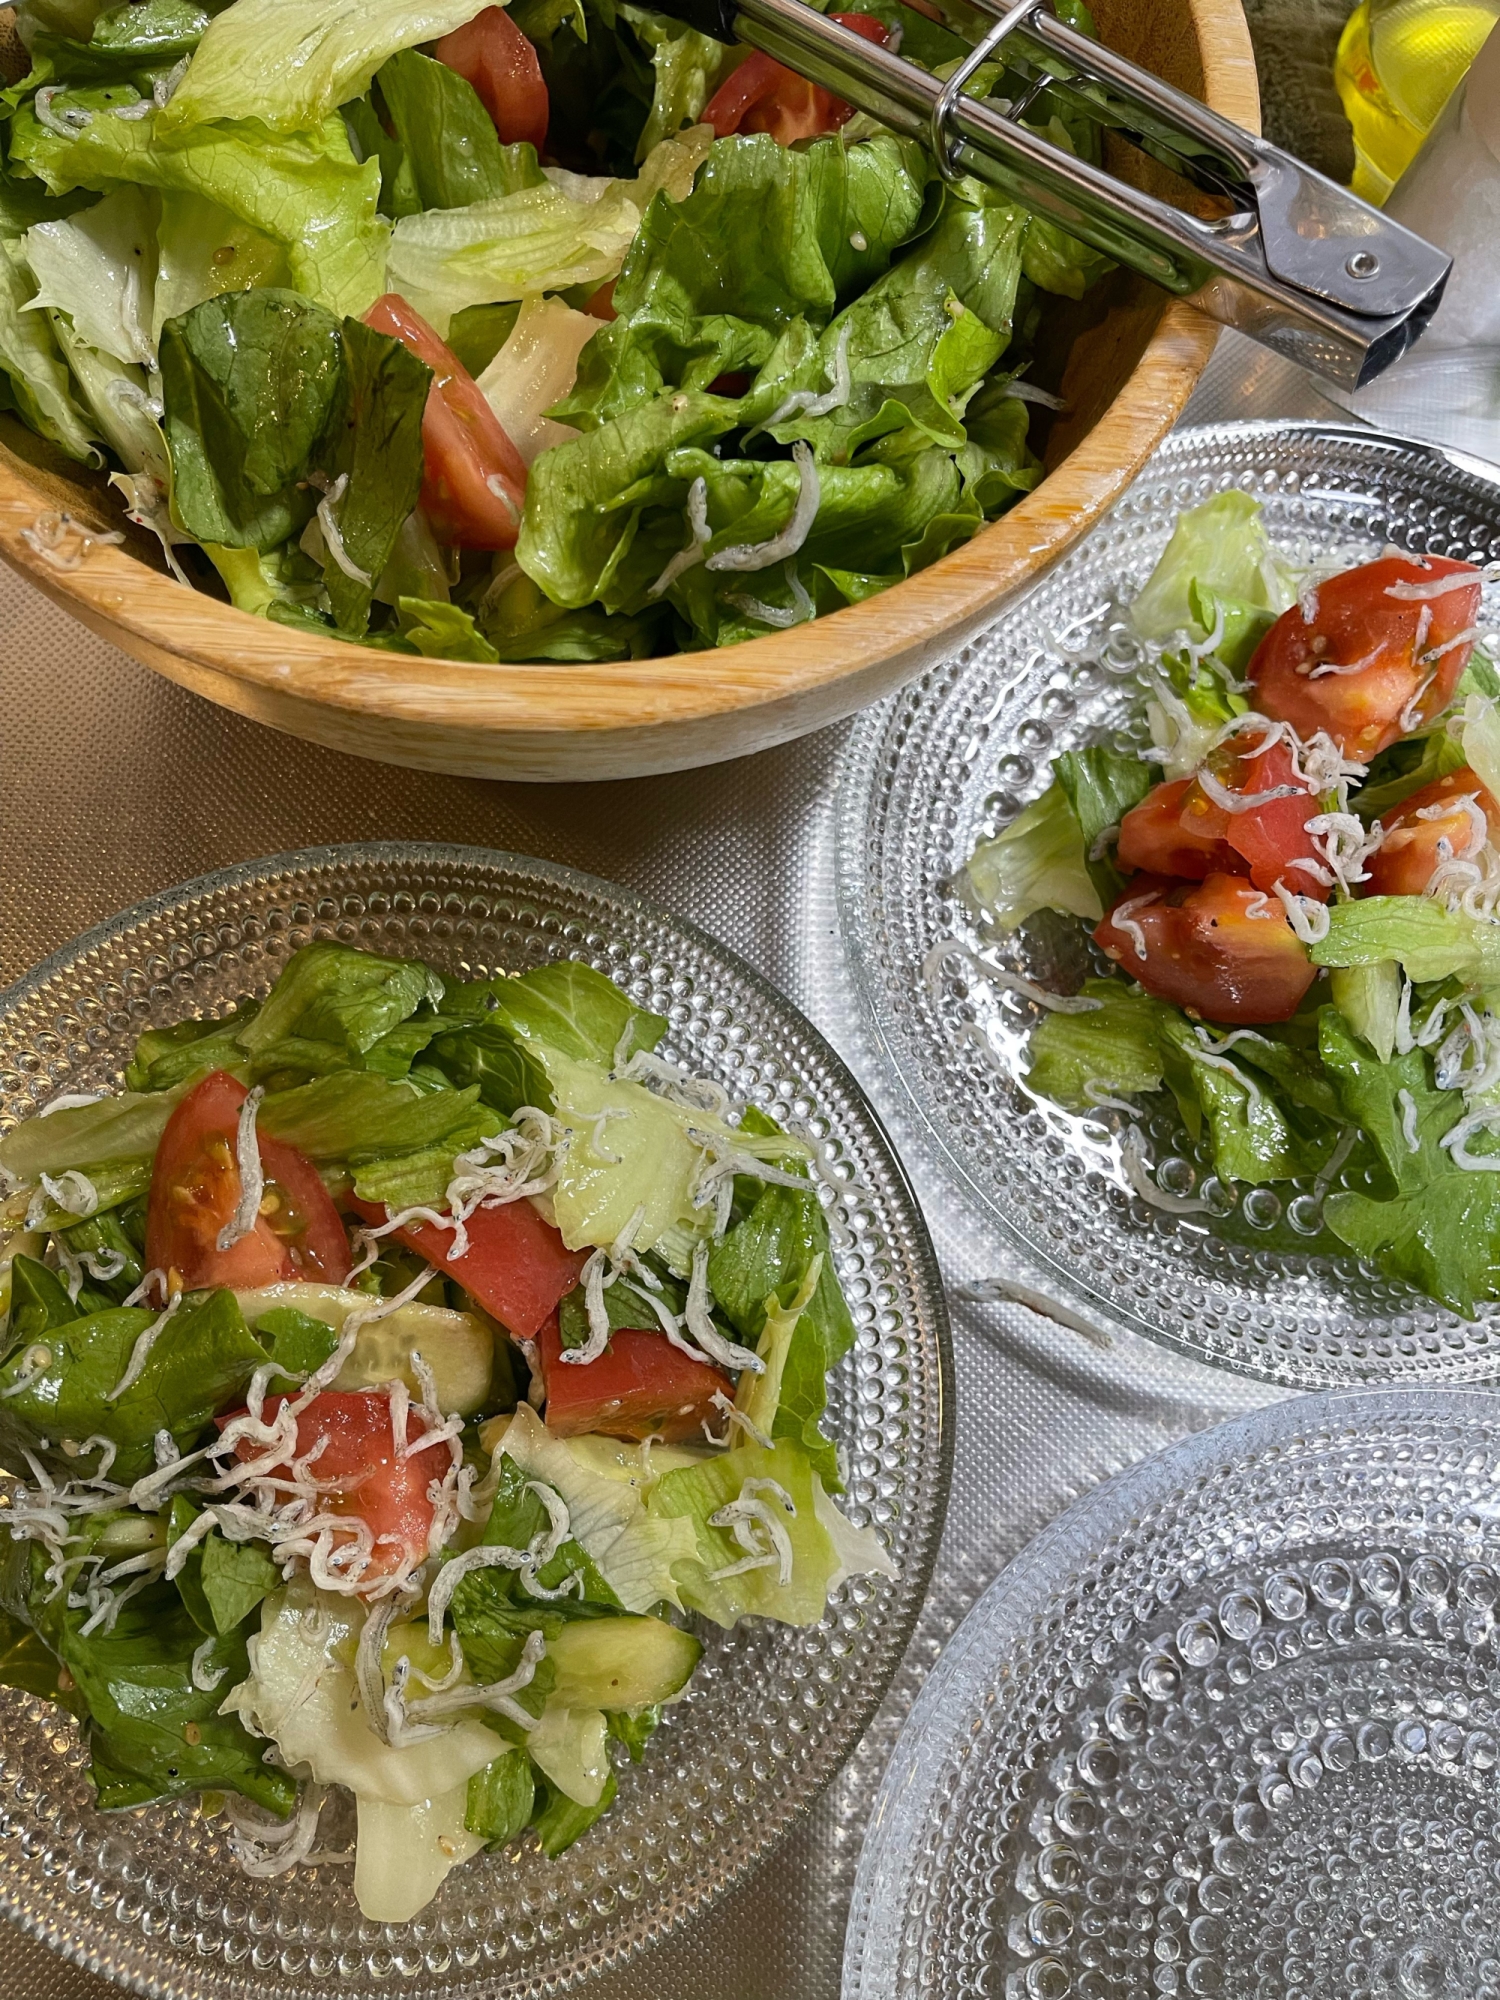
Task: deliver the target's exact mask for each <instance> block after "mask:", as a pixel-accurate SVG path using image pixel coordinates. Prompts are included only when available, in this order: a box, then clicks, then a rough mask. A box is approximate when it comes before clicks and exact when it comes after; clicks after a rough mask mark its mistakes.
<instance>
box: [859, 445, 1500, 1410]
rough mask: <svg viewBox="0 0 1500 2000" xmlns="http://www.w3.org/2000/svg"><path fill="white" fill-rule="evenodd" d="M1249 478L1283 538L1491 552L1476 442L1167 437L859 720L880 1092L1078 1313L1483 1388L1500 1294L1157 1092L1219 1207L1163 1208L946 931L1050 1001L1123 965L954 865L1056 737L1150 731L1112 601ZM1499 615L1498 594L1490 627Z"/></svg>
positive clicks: (1183, 1181)
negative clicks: (1449, 1273)
mask: <svg viewBox="0 0 1500 2000" xmlns="http://www.w3.org/2000/svg"><path fill="white" fill-rule="evenodd" d="M1231 486H1237V487H1242V488H1244V489H1245V490H1246V491H1247V492H1250V493H1253V494H1254V495H1255V496H1256V497H1257V498H1258V499H1260V500H1261V501H1262V503H1263V505H1264V507H1265V513H1266V522H1267V528H1268V531H1269V533H1270V535H1271V538H1272V541H1273V543H1275V544H1276V545H1277V546H1278V547H1281V548H1285V549H1288V550H1291V551H1295V550H1296V549H1298V548H1299V547H1305V548H1307V549H1308V550H1310V551H1316V552H1319V553H1328V554H1336V555H1337V556H1338V557H1339V559H1340V560H1342V561H1346V562H1349V563H1355V562H1362V561H1367V560H1369V559H1370V558H1371V557H1372V556H1373V555H1375V554H1378V553H1379V551H1380V549H1381V547H1382V546H1383V545H1384V544H1386V543H1387V542H1394V543H1397V544H1399V545H1401V546H1403V547H1408V548H1413V549H1428V550H1437V551H1440V552H1441V553H1443V554H1445V555H1452V556H1463V557H1467V558H1470V559H1472V560H1473V561H1475V562H1479V563H1484V562H1488V561H1491V560H1492V559H1493V558H1494V557H1495V556H1497V555H1500V480H1497V478H1496V475H1495V472H1494V470H1493V468H1487V467H1485V466H1484V465H1482V464H1481V463H1480V462H1478V461H1476V460H1469V459H1462V458H1458V457H1455V456H1454V455H1453V454H1451V453H1447V452H1444V451H1442V450H1440V449H1438V448H1436V447H1434V446H1432V445H1426V444H1421V443H1416V442H1413V441H1411V440H1409V439H1404V438H1398V437H1391V436H1387V435H1385V434H1382V433H1380V432H1376V431H1367V430H1357V429H1347V430H1346V429H1341V428H1335V427H1330V426H1325V425H1317V424H1295V425H1285V424H1272V423H1242V424H1224V425H1218V426H1214V427H1212V428H1208V429H1203V430H1189V431H1182V432H1179V433H1178V434H1177V435H1176V436H1174V437H1173V438H1171V439H1170V440H1169V441H1168V442H1167V444H1166V445H1164V446H1163V447H1162V449H1161V450H1160V451H1159V452H1158V453H1157V455H1156V457H1155V458H1154V459H1153V460H1152V462H1151V465H1150V466H1149V467H1148V469H1147V471H1146V473H1145V475H1144V476H1143V477H1142V478H1141V479H1140V480H1139V481H1138V482H1137V484H1136V485H1135V486H1133V487H1132V488H1131V490H1130V492H1129V493H1128V494H1127V495H1126V497H1125V498H1124V499H1123V500H1122V501H1121V502H1120V503H1119V505H1118V506H1117V507H1116V508H1115V510H1114V512H1113V513H1112V514H1111V515H1110V516H1109V518H1108V519H1107V520H1106V521H1105V522H1104V523H1103V525H1102V526H1101V527H1099V528H1098V529H1096V530H1095V531H1094V533H1093V534H1092V535H1091V536H1089V538H1088V539H1087V540H1086V541H1085V542H1084V543H1082V545H1081V546H1080V547H1079V548H1078V549H1076V550H1075V551H1074V553H1073V554H1072V555H1070V556H1069V557H1068V558H1067V560H1066V561H1064V562H1063V563H1061V564H1059V566H1058V568H1057V569H1056V570H1055V571H1054V572H1053V573H1052V575H1051V576H1050V577H1049V578H1048V579H1047V581H1046V582H1044V583H1043V584H1041V585H1040V586H1039V587H1038V588H1037V589H1036V590H1035V591H1033V592H1032V594H1031V595H1030V596H1029V597H1028V598H1027V599H1026V600H1025V602H1024V603H1023V604H1022V606H1021V607H1020V608H1019V609H1018V610H1017V611H1016V612H1015V613H1014V614H1013V615H1012V616H1011V617H1010V618H1008V619H1006V620H1004V621H1003V622H1002V623H1001V624H1000V625H998V626H996V627H995V628H994V629H993V630H992V631H991V632H989V633H987V634H985V635H984V637H983V638H981V639H978V640H976V641H975V642H974V644H973V645H972V646H970V647H969V648H968V649H967V650H966V651H965V652H963V653H962V654H960V655H959V656H958V657H957V658H956V659H954V660H952V661H950V662H948V663H947V664H946V665H944V666H942V667H939V668H936V669H934V671H933V672H932V673H930V674H928V675H927V676H926V678H925V679H923V680H921V681H918V682H916V683H914V685H913V686H912V687H910V688H908V689H907V690H906V691H905V693H903V694H901V695H899V696H897V697H896V698H895V699H894V700H893V701H891V702H889V703H887V704H885V705H884V706H882V707H881V708H879V709H875V710H872V711H871V712H870V713H868V714H867V715H865V716H863V717H862V718H861V719H860V721H859V723H858V724H857V725H856V727H855V730H854V731H853V734H852V736H851V738H850V742H849V746H848V751H847V761H846V763H845V766H844V769H843V774H842V779H841V795H840V828H839V906H840V919H841V923H842V926H843V930H844V934H845V938H846V940H847V943H848V946H849V952H850V957H851V960H852V962H853V966H854V976H855V983H856V985H857V986H858V988H859V991H860V994H861V998H862V1004H863V1006H864V1008H865V1010H866V1013H867V1015H868V1017H869V1023H870V1026H871V1028H872V1030H873V1034H872V1040H873V1043H874V1045H875V1050H876V1057H875V1061H876V1070H877V1074H876V1076H875V1078H874V1079H873V1084H874V1088H875V1089H876V1092H877V1097H881V1096H885V1095H886V1094H888V1096H889V1101H890V1102H891V1104H892V1108H893V1110H905V1111H911V1110H915V1112H916V1114H917V1119H916V1121H915V1122H916V1124H917V1126H918V1128H919V1129H920V1130H924V1132H925V1136H926V1137H928V1138H930V1139H931V1140H932V1141H934V1142H935V1151H936V1155H937V1161H938V1165H939V1167H940V1168H941V1169H946V1171H947V1173H948V1174H949V1175H950V1176H955V1177H956V1178H957V1179H958V1180H959V1182H960V1183H961V1184H962V1185H963V1187H964V1188H965V1189H966V1190H967V1191H968V1193H969V1194H970V1195H972V1196H973V1197H974V1198H975V1199H976V1200H977V1201H978V1203H979V1204H980V1205H981V1207H982V1208H983V1210H984V1211H985V1213H986V1216H987V1217H988V1219H989V1220H990V1221H991V1222H992V1223H994V1224H996V1225H998V1227H999V1228H1000V1229H1001V1230H1002V1231H1003V1232H1004V1234H1005V1235H1006V1236H1008V1237H1009V1238H1010V1240H1011V1241H1012V1242H1014V1243H1016V1244H1018V1245H1019V1246H1020V1247H1021V1248H1022V1249H1023V1251H1024V1252H1026V1253H1028V1254H1029V1257H1030V1259H1031V1261H1032V1262H1033V1263H1034V1264H1035V1265H1036V1266H1037V1267H1039V1270H1040V1271H1041V1272H1042V1273H1044V1274H1045V1277H1046V1286H1047V1289H1048V1291H1049V1292H1050V1293H1051V1294H1052V1295H1053V1296H1054V1297H1055V1298H1056V1300H1057V1301H1059V1302H1060V1304H1061V1307H1062V1311H1063V1314H1064V1316H1071V1318H1072V1319H1073V1320H1074V1321H1075V1322H1076V1321H1081V1322H1082V1323H1083V1324H1084V1325H1085V1326H1087V1327H1091V1328H1095V1329H1100V1330H1106V1329H1108V1328H1109V1327H1110V1326H1126V1327H1129V1328H1131V1329H1133V1330H1134V1331H1136V1332H1138V1333H1143V1334H1146V1335H1148V1336H1149V1337H1151V1338H1153V1339H1156V1340H1159V1341H1162V1342H1165V1343H1166V1344H1167V1345H1169V1346H1172V1347H1175V1348H1178V1349H1181V1350H1183V1351H1185V1352H1187V1353H1189V1354H1192V1355H1194V1356H1196V1357H1197V1358H1198V1359H1200V1360H1202V1361H1207V1362H1210V1363H1212V1364H1214V1365H1216V1366H1219V1367H1227V1368H1233V1369H1237V1370H1240V1371H1242V1372H1244V1373H1246V1374H1249V1375H1256V1376H1260V1377H1263V1378H1264V1379H1266V1380H1268V1381H1272V1382H1277V1383H1281V1384H1283V1385H1284V1386H1286V1387H1288V1388H1304V1389H1311V1388H1321V1387H1336V1386H1339V1385H1352V1384H1356V1383H1363V1382H1370V1383H1378V1382H1403V1381H1404V1382H1412V1383H1418V1382H1420V1383H1430V1384H1441V1383H1459V1382H1473V1381H1483V1380H1488V1379H1493V1378H1494V1377H1495V1375H1496V1374H1497V1373H1500V1306H1496V1305H1491V1306H1488V1307H1486V1308H1484V1309H1482V1311H1481V1314H1480V1316H1479V1318H1478V1319H1476V1320H1474V1321H1472V1322H1471V1321H1466V1320H1462V1319H1459V1318H1457V1317H1456V1316H1455V1315H1454V1314H1452V1313H1451V1312H1448V1311H1447V1310H1445V1309H1444V1308H1443V1307H1441V1306H1438V1305H1435V1304H1434V1303H1433V1302H1432V1301H1431V1300H1430V1299H1428V1298H1426V1297H1424V1296H1422V1295H1421V1294H1419V1293H1417V1292H1415V1291H1413V1290H1411V1289H1410V1288H1408V1287H1406V1286H1403V1285H1399V1284H1393V1283H1391V1282H1390V1281H1388V1280H1386V1279H1384V1278H1382V1277H1381V1276H1380V1275H1379V1274H1378V1273H1377V1272H1375V1271H1374V1270H1373V1269H1372V1268H1371V1267H1370V1266H1368V1265H1365V1264H1361V1263H1360V1262H1358V1261H1357V1260H1356V1259H1355V1258H1353V1257H1352V1256H1351V1255H1350V1253H1349V1252H1348V1250H1347V1249H1345V1247H1344V1246H1343V1245H1342V1244H1340V1243H1339V1242H1338V1241H1337V1240H1336V1239H1335V1238H1334V1237H1333V1236H1332V1235H1331V1234H1329V1233H1328V1232H1327V1231H1326V1230H1324V1229H1323V1228H1322V1225H1321V1220H1320V1207H1321V1196H1322V1194H1323V1193H1324V1192H1325V1191H1326V1190H1325V1188H1323V1187H1321V1186H1319V1185H1318V1184H1316V1183H1314V1182H1312V1181H1310V1180H1309V1181H1307V1182H1290V1183H1280V1184H1278V1185H1276V1186H1274V1187H1262V1188H1256V1189H1252V1190H1245V1189H1236V1188H1234V1187H1232V1186H1231V1187H1225V1186H1223V1185H1222V1184H1221V1183H1219V1182H1217V1181H1216V1180H1214V1179H1213V1168H1212V1162H1211V1160H1210V1159H1209V1157H1208V1153H1207V1150H1206V1148H1199V1147H1195V1146H1194V1145H1193V1144H1192V1143H1191V1142H1190V1141H1189V1139H1188V1137H1187V1134H1186V1133H1185V1132H1184V1130H1183V1128H1182V1125H1181V1123H1180V1121H1179V1120H1178V1118H1177V1115H1176V1112H1175V1109H1169V1108H1168V1100H1167V1098H1166V1096H1165V1094H1161V1093H1159V1094H1157V1095H1156V1096H1153V1097H1148V1098H1145V1099H1142V1100H1140V1102H1141V1103H1142V1105H1143V1106H1146V1107H1150V1110H1149V1115H1146V1116H1143V1117H1141V1118H1140V1119H1139V1120H1138V1123H1139V1126H1140V1129H1141V1131H1142V1133H1143V1135H1144V1138H1145V1140H1146V1157H1147V1158H1148V1159H1149V1160H1150V1161H1151V1162H1152V1163H1153V1164H1154V1165H1155V1167H1156V1169H1157V1174H1158V1178H1160V1179H1161V1182H1162V1185H1163V1186H1165V1187H1167V1188H1169V1189H1171V1190H1173V1191H1174V1192H1177V1193H1186V1192H1188V1191H1189V1190H1190V1189H1193V1188H1196V1189H1197V1191H1198V1192H1199V1193H1200V1194H1202V1195H1204V1196H1205V1197H1206V1198H1209V1199H1210V1200H1212V1202H1213V1203H1214V1210H1215V1212H1214V1213H1212V1214H1211V1215H1209V1216H1202V1215H1189V1216H1176V1215H1167V1214H1164V1213H1162V1212H1161V1211H1160V1210H1159V1209H1157V1208H1154V1207H1149V1206H1148V1205H1147V1204H1146V1203H1145V1202H1144V1201H1143V1200H1142V1199H1141V1197H1140V1196H1139V1195H1138V1194H1136V1193H1134V1191H1133V1190H1132V1188H1131V1186H1130V1183H1129V1181H1128V1180H1127V1178H1126V1175H1125V1172H1124V1169H1123V1167H1122V1164H1121V1134H1122V1132H1123V1130H1124V1128H1125V1126H1126V1125H1127V1124H1128V1123H1129V1120H1128V1119H1127V1118H1126V1116H1125V1114H1124V1113H1123V1112H1120V1111H1117V1110H1116V1111H1111V1110H1101V1111H1099V1112H1097V1113H1095V1114H1093V1115H1091V1116H1088V1117H1078V1116H1075V1115H1073V1114H1071V1113H1068V1112H1065V1111H1062V1110H1059V1109H1058V1108H1057V1107H1056V1106H1055V1105H1052V1104H1050V1103H1048V1102H1046V1101H1045V1100H1041V1099H1038V1098H1036V1097H1035V1096H1033V1095H1032V1093H1030V1092H1029V1091H1028V1090H1027V1089H1026V1087H1025V1085H1024V1083H1023V1082H1022V1081H1021V1079H1022V1077H1023V1076H1024V1074H1025V1071H1026V1067H1027V1064H1026V1049H1027V1043H1028V1039H1029V1035H1030V1031H1031V1028H1032V1026H1033V1025H1034V1023H1035V1022H1036V1020H1037V1019H1039V1018H1040V1010H1039V1009H1038V1008H1037V1007H1036V1006H1035V1004H1034V1003H1032V1002H1031V1001H1029V1000H1026V999H1023V998H1022V997H1021V996H1020V995H1019V994H1017V993H1015V992H1003V993H1002V992H999V991H997V990H996V989H995V988H994V987H993V986H992V985H990V984H989V983H988V982H986V981H985V980H984V979H982V978H980V977H975V976H973V974H972V973H966V969H965V966H964V964H963V961H962V959H961V958H960V957H958V956H954V957H950V958H944V957H943V947H944V946H945V945H947V944H957V945H959V946H964V947H968V948H970V949H974V950H978V949H980V948H984V949H986V950H987V951H988V953H989V956H990V957H991V958H992V959H993V960H994V962H996V963H997V964H1001V965H1005V966H1009V967H1011V968H1013V969H1014V970H1016V971H1018V972H1021V973H1023V974H1026V975H1029V976H1030V977H1031V978H1033V979H1035V980H1037V981H1039V982H1040V983H1041V984H1042V985H1044V986H1050V987H1054V988H1056V989H1057V990H1060V991H1072V990H1074V989H1075V988H1076V985H1077V983H1078V981H1079V979H1080V978H1081V977H1082V976H1083V975H1084V973H1085V972H1086V971H1088V970H1091V969H1092V970H1101V971H1102V970H1107V969H1108V967H1107V963H1106V961H1105V960H1104V959H1103V958H1102V957H1099V956H1098V955H1097V954H1095V953H1094V952H1093V950H1092V947H1091V946H1090V945H1089V943H1088V941H1087V939H1086V936H1085V933H1084V927H1083V926H1082V925H1081V924H1079V923H1078V922H1076V921H1075V920H1073V919H1071V918H1069V919H1061V918H1060V919H1058V920H1057V921H1056V922H1049V921H1048V920H1047V918H1046V917H1045V915H1044V916H1043V917H1042V918H1040V919H1035V920H1033V921H1032V922H1031V923H1030V924H1028V925H1026V926H1023V928H1022V930H1021V931H1020V932H1018V933H1015V934H1013V935H1012V936H1011V937H1009V938H1006V939H1004V940H1002V941H1000V942H999V943H998V944H996V943H995V942H994V941H993V940H991V939H989V938H987V937H986V935H985V933H984V931H983V929H982V927H981V926H980V924H979V923H978V922H977V921H976V919H975V918H974V916H973V914H972V912H970V911H969V910H968V909H967V908H966V906H965V904H964V902H963V899H962V898H961V896H960V895H959V894H958V893H957V892H956V887H955V883H954V877H955V874H956V872H957V871H958V870H960V869H962V867H963V865H964V863H965V862H966V861H967V860H968V858H969V856H970V855H971V854H972V853H973V851H974V848H975V846H976V845H977V843H978V842H979V841H980V840H981V839H982V838H984V837H985V836H987V835H989V834H992V833H994V832H996V831H998V829H999V828H1000V827H1002V826H1004V825H1005V824H1006V823H1007V822H1008V821H1010V820H1011V819H1012V818H1014V816H1015V815H1016V813H1017V812H1018V811H1019V810H1020V808H1021V807H1022V806H1023V805H1025V804H1026V803H1028V802H1029V801H1030V800H1031V799H1034V798H1036V797H1037V796H1038V795H1039V794H1040V793H1041V792H1042V790H1043V789H1044V788H1045V787H1046V785H1047V783H1048V780H1049V776H1050V769H1049V766H1050V760H1051V758H1052V757H1053V756H1055V755H1056V754H1057V753H1058V752H1060V751H1062V750H1067V749H1075V748H1079V747H1082V746H1083V745H1084V744H1087V743H1091V742H1099V741H1106V740H1107V741H1115V742H1117V743H1119V744H1120V745H1121V747H1127V746H1134V747H1139V746H1140V745H1141V744H1143V743H1145V742H1146V741H1147V736H1146V733H1145V730H1144V726H1143V725H1142V724H1140V723H1139V721H1138V720H1137V719H1136V716H1137V711H1138V707H1139V702H1138V681H1137V672H1136V669H1137V661H1138V653H1137V650H1136V645H1135V642H1134V640H1133V638H1132V636H1131V634H1130V632H1129V629H1128V627H1127V626H1126V625H1125V623H1124V621H1123V617H1122V613H1121V609H1120V607H1121V605H1122V603H1126V602H1128V601H1129V599H1130V597H1131V596H1132V595H1133V594H1134V593H1135V592H1136V591H1137V590H1138V589H1139V588H1140V586H1141V585H1142V584H1143V583H1144V582H1145V580H1146V577H1147V576H1148V575H1149V573H1150V571H1151V568H1152V566H1153V565H1154V563H1155V561H1156V559H1157V557H1158V556H1159V555H1160V554H1161V551H1162V549H1163V548H1164V547H1165V546H1166V542H1167V539H1168V537H1169V535H1170V533H1171V530H1172V526H1173V523H1174V521H1175V518H1176V516H1177V514H1178V512H1179V511H1180V510H1181V509H1183V508H1185V507H1191V506H1195V505H1197V504H1198V503H1199V502H1201V501H1203V500H1205V499H1207V498H1208V497H1209V496H1210V495H1211V494H1213V493H1216V492H1219V491H1222V490H1223V489H1225V488H1228V487H1231ZM1497 617H1500V588H1497V586H1495V585H1493V584H1491V585H1489V586H1487V588H1486V592H1485V608H1484V622H1485V623H1487V624H1494V623H1495V622H1496V620H1497ZM1338 1184H1339V1185H1343V1186H1352V1185H1355V1184H1356V1183H1355V1182H1354V1181H1353V1180H1352V1179H1349V1178H1347V1177H1344V1178H1341V1179H1340V1181H1339V1182H1338ZM1360 1185H1362V1183H1360Z"/></svg>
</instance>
